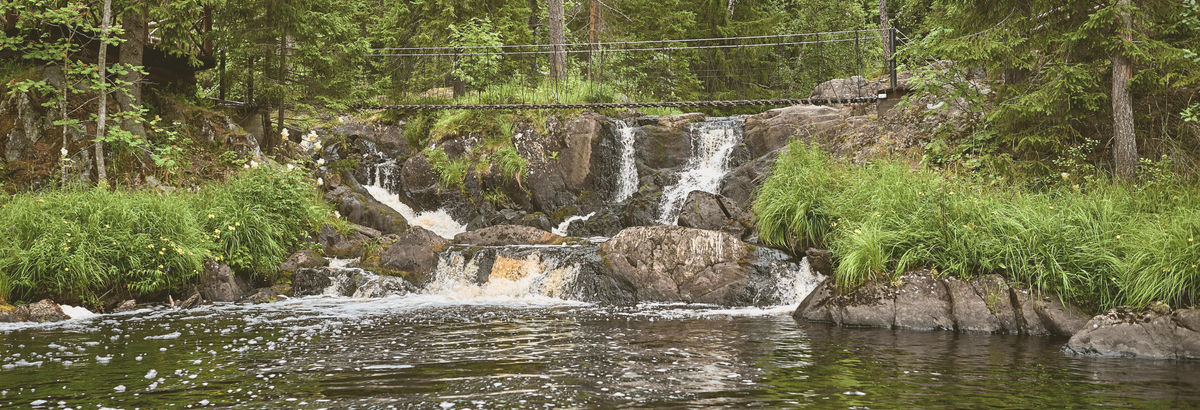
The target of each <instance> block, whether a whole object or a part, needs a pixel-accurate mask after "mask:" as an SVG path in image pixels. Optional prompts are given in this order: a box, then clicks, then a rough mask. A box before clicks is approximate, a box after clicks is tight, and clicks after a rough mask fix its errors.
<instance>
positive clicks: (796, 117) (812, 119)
mask: <svg viewBox="0 0 1200 410" xmlns="http://www.w3.org/2000/svg"><path fill="white" fill-rule="evenodd" d="M849 116H850V111H849V108H841V107H830V106H816V105H794V106H791V107H786V108H776V109H773V110H770V111H767V112H764V113H761V114H757V115H753V116H750V117H749V118H746V126H745V134H744V135H743V137H744V139H745V141H746V148H747V149H749V150H750V157H751V158H759V157H762V156H764V155H767V154H768V153H770V152H771V151H775V150H777V149H780V148H783V147H786V146H787V144H788V142H790V141H791V140H792V138H793V137H796V138H800V139H803V140H807V139H811V138H812V137H814V136H822V135H828V134H832V133H835V132H837V131H838V130H841V129H842V128H843V126H844V125H845V123H846V118H847V117H849Z"/></svg>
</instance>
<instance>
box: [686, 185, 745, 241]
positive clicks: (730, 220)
mask: <svg viewBox="0 0 1200 410" xmlns="http://www.w3.org/2000/svg"><path fill="white" fill-rule="evenodd" d="M679 226H682V227H685V228H696V229H707V230H711V231H722V232H726V233H729V234H731V235H734V236H736V237H738V238H741V239H746V238H747V237H749V236H750V234H751V233H753V232H754V222H753V221H752V217H751V216H750V214H749V213H747V212H746V211H745V210H743V209H742V208H741V207H740V206H738V205H737V204H736V203H734V202H733V201H732V200H730V199H729V198H726V197H723V196H720V195H716V194H710V193H708V192H704V191H692V192H691V193H689V194H688V196H687V199H685V200H684V201H683V208H681V209H680V210H679Z"/></svg>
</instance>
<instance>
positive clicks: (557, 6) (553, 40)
mask: <svg viewBox="0 0 1200 410" xmlns="http://www.w3.org/2000/svg"><path fill="white" fill-rule="evenodd" d="M549 12H550V79H551V80H554V81H560V80H562V79H564V78H566V66H567V50H566V46H565V44H566V42H567V38H566V35H565V34H564V33H563V0H550V5H549Z"/></svg>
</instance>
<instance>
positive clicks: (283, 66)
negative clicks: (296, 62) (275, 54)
mask: <svg viewBox="0 0 1200 410" xmlns="http://www.w3.org/2000/svg"><path fill="white" fill-rule="evenodd" d="M286 77H287V28H286V27H285V28H284V29H283V30H282V32H280V33H279V100H278V103H279V116H278V117H277V118H278V120H277V121H276V122H277V124H276V125H278V128H279V129H277V130H275V131H276V135H278V137H277V138H278V139H279V141H280V142H283V108H284V106H285V105H286V104H284V99H285V98H287V93H286V92H285V91H284V87H286V85H287V81H285V78H286ZM272 148H274V147H272Z"/></svg>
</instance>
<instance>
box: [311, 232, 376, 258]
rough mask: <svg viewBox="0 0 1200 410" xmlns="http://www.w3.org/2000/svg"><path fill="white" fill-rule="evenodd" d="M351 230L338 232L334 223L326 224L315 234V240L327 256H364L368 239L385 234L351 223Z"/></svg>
mask: <svg viewBox="0 0 1200 410" xmlns="http://www.w3.org/2000/svg"><path fill="white" fill-rule="evenodd" d="M350 228H351V230H350V232H349V233H348V234H343V233H341V232H338V230H337V229H336V228H334V227H333V225H325V226H323V227H321V230H320V231H318V232H317V234H316V235H314V236H313V241H314V242H316V243H318V244H320V245H321V249H322V251H323V252H324V253H325V256H328V257H331V258H346V259H348V258H357V257H360V256H362V253H363V248H364V246H365V245H366V243H367V241H370V240H372V239H375V238H378V237H380V236H382V235H383V233H382V232H379V230H376V229H374V228H368V227H366V226H362V225H358V224H350Z"/></svg>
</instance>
